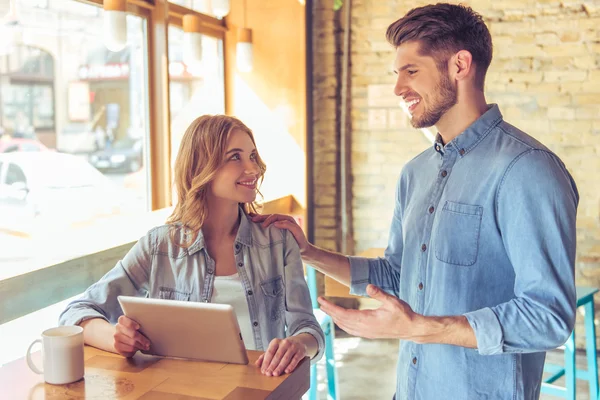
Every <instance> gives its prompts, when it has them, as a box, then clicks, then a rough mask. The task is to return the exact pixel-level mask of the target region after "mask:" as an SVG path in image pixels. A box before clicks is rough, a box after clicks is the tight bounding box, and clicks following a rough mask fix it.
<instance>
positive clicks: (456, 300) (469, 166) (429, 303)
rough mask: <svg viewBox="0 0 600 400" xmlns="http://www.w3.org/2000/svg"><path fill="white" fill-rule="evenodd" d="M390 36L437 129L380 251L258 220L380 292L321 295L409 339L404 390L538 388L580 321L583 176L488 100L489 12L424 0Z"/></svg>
mask: <svg viewBox="0 0 600 400" xmlns="http://www.w3.org/2000/svg"><path fill="white" fill-rule="evenodd" d="M387 39H388V40H389V41H390V43H391V44H392V45H393V46H394V47H395V49H396V59H395V63H394V69H395V72H396V74H397V75H398V76H397V80H396V85H395V88H394V91H395V94H396V95H397V96H400V97H402V98H403V100H404V101H405V102H406V103H407V105H408V106H409V111H410V112H411V114H412V124H413V126H414V127H415V128H422V127H429V126H434V125H435V127H436V128H437V130H438V132H439V133H438V135H437V139H436V143H435V144H434V146H432V147H431V148H429V149H427V150H425V151H424V152H422V153H421V154H419V155H418V156H416V157H415V158H414V159H413V160H411V161H410V162H409V163H408V164H407V165H406V166H405V167H404V169H403V171H402V173H401V175H400V178H399V181H398V185H397V191H396V201H395V209H394V216H393V219H392V221H391V228H390V234H389V243H388V247H387V249H386V251H385V256H384V257H383V258H378V259H366V258H359V257H346V256H343V255H341V254H335V253H332V252H329V251H326V250H323V249H320V248H317V247H315V246H313V245H311V244H309V243H308V242H307V241H306V238H305V236H304V234H303V233H302V230H301V229H300V228H299V227H298V225H296V224H295V223H294V222H293V219H291V218H290V217H286V216H278V215H273V216H268V217H266V216H261V217H255V221H262V222H263V224H265V225H268V224H271V223H274V225H275V226H278V227H280V228H286V229H289V230H290V231H291V232H292V233H293V234H294V236H295V237H296V239H297V241H298V242H299V245H300V247H301V251H302V257H303V259H304V261H305V262H306V263H308V264H310V265H312V266H314V267H316V268H317V269H318V270H320V271H322V272H323V273H325V274H327V275H329V276H331V277H333V278H335V279H337V280H338V281H340V282H341V283H343V284H345V285H348V286H350V290H351V292H352V293H354V294H358V295H365V294H367V295H369V296H370V297H372V298H375V299H377V300H379V301H381V307H380V308H379V309H376V310H366V311H358V310H345V309H343V308H341V307H338V306H335V305H333V304H332V303H329V302H327V301H326V300H324V299H319V301H320V304H321V306H322V310H324V311H325V312H327V313H328V314H330V315H331V316H332V317H333V319H334V321H335V322H336V324H337V325H338V326H339V327H341V328H342V329H344V330H345V331H347V332H349V333H351V334H354V335H357V336H362V337H367V338H399V339H401V342H400V352H399V359H398V382H397V387H396V398H397V399H407V400H420V399H428V400H429V399H431V400H434V399H457V400H465V399H506V400H509V399H510V400H513V399H526V400H530V399H537V398H538V397H539V393H540V385H541V377H542V370H543V364H544V359H545V351H546V350H549V349H553V348H555V347H557V346H559V345H561V344H563V343H564V342H565V341H566V339H567V338H568V336H569V334H570V333H571V331H572V328H573V324H574V320H575V285H574V260H575V245H576V232H575V219H576V211H577V205H578V196H579V195H578V192H577V189H576V186H575V183H574V182H573V180H572V178H571V176H570V175H569V173H568V172H567V170H566V168H565V166H564V165H563V163H562V162H561V160H560V159H559V158H558V157H557V156H556V155H554V154H553V153H551V152H550V151H549V150H548V149H547V148H546V147H544V146H543V145H542V144H541V143H539V142H538V141H536V140H535V139H533V138H532V137H530V136H528V135H527V134H525V133H523V132H521V131H520V130H518V129H517V128H515V127H514V126H512V125H509V124H508V123H507V122H505V121H504V120H503V119H502V115H501V113H500V110H499V108H498V106H497V105H488V104H487V103H486V100H485V96H484V93H483V88H484V80H485V75H486V71H487V69H488V66H489V64H490V62H491V59H492V41H491V36H490V33H489V31H488V29H487V27H486V26H485V24H484V22H483V20H482V18H481V16H480V15H478V14H477V13H475V12H474V11H473V10H471V9H470V8H468V7H464V6H458V5H450V4H438V5H430V6H426V7H422V8H416V9H414V10H412V11H410V12H408V13H407V14H406V16H404V17H403V18H401V19H399V20H398V21H396V22H394V23H393V24H392V25H390V26H389V28H388V30H387ZM274 356H275V357H277V356H278V355H274Z"/></svg>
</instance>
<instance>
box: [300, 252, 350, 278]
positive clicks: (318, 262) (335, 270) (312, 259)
mask: <svg viewBox="0 0 600 400" xmlns="http://www.w3.org/2000/svg"><path fill="white" fill-rule="evenodd" d="M301 255H302V260H303V261H304V262H305V263H307V264H308V265H310V266H311V267H314V268H316V269H317V270H318V271H321V272H322V273H324V274H325V275H327V276H330V277H331V278H333V279H335V280H336V281H338V282H340V283H342V284H344V285H346V286H348V287H350V261H349V260H348V257H346V256H344V255H342V254H339V253H334V252H332V251H328V250H324V249H321V248H319V247H317V246H314V245H312V244H311V245H309V246H308V248H307V249H306V250H305V251H303V252H301Z"/></svg>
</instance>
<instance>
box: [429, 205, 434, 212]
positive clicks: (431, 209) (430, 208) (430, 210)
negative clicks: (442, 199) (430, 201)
mask: <svg viewBox="0 0 600 400" xmlns="http://www.w3.org/2000/svg"><path fill="white" fill-rule="evenodd" d="M434 210H435V208H433V206H431V207H429V214H433V211H434Z"/></svg>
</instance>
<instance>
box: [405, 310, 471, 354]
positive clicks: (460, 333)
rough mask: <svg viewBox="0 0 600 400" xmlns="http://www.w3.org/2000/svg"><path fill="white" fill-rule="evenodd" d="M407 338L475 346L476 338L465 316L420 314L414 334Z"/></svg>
mask: <svg viewBox="0 0 600 400" xmlns="http://www.w3.org/2000/svg"><path fill="white" fill-rule="evenodd" d="M409 340H412V341H413V342H415V343H420V344H428V343H438V344H450V345H454V346H461V347H467V348H471V349H476V348H477V338H476V337H475V332H474V331H473V328H471V325H470V324H469V321H467V318H466V317H465V316H462V315H461V316H456V317H425V316H420V319H419V321H418V322H417V323H416V328H415V331H414V334H413V335H412V337H411V338H409Z"/></svg>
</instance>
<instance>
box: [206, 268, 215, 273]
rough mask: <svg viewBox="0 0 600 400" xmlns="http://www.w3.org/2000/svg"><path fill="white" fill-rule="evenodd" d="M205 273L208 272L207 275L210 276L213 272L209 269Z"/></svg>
mask: <svg viewBox="0 0 600 400" xmlns="http://www.w3.org/2000/svg"><path fill="white" fill-rule="evenodd" d="M206 272H208V273H209V274H211V275H212V273H213V272H215V271H213V270H212V269H211V268H209V269H208V270H207V271H206Z"/></svg>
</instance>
